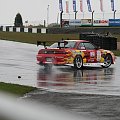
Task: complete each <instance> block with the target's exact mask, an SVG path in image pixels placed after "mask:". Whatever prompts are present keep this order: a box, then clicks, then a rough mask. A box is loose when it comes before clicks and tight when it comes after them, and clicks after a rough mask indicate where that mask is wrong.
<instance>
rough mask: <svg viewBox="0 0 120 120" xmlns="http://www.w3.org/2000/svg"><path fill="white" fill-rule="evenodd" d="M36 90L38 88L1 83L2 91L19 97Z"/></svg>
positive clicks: (0, 88)
mask: <svg viewBox="0 0 120 120" xmlns="http://www.w3.org/2000/svg"><path fill="white" fill-rule="evenodd" d="M35 89H37V88H35V87H29V86H23V85H16V84H10V83H3V82H0V91H4V92H8V93H12V94H14V95H17V96H23V95H24V94H25V93H28V92H31V91H33V90H35Z"/></svg>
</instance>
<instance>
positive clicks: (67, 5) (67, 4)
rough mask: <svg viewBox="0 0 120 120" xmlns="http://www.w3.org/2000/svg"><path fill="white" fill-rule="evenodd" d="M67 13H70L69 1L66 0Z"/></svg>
mask: <svg viewBox="0 0 120 120" xmlns="http://www.w3.org/2000/svg"><path fill="white" fill-rule="evenodd" d="M66 13H69V1H66Z"/></svg>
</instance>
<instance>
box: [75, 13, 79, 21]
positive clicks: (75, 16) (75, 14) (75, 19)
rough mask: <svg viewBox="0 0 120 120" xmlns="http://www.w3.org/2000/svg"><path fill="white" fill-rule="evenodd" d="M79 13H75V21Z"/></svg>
mask: <svg viewBox="0 0 120 120" xmlns="http://www.w3.org/2000/svg"><path fill="white" fill-rule="evenodd" d="M77 12H78V11H75V20H76V18H77Z"/></svg>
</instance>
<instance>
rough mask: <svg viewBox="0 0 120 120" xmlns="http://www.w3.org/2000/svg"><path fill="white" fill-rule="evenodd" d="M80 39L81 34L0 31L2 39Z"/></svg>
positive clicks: (27, 40)
mask: <svg viewBox="0 0 120 120" xmlns="http://www.w3.org/2000/svg"><path fill="white" fill-rule="evenodd" d="M62 38H63V39H67V38H69V39H79V34H40V33H38V34H37V33H24V32H19V33H18V32H0V39H3V40H11V41H17V42H23V43H31V44H36V41H50V42H52V41H54V42H56V41H59V40H61V39H62Z"/></svg>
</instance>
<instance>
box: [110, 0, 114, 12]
mask: <svg viewBox="0 0 120 120" xmlns="http://www.w3.org/2000/svg"><path fill="white" fill-rule="evenodd" d="M111 9H112V11H114V0H111Z"/></svg>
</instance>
